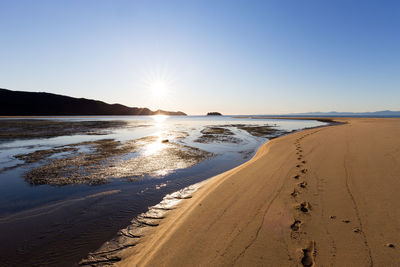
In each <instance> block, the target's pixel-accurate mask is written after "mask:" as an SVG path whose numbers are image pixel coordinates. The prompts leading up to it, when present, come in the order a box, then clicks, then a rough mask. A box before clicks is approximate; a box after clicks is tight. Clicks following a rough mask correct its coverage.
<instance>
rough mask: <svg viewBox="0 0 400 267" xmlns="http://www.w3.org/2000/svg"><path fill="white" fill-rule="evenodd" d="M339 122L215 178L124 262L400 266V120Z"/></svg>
mask: <svg viewBox="0 0 400 267" xmlns="http://www.w3.org/2000/svg"><path fill="white" fill-rule="evenodd" d="M336 121H342V122H346V124H342V125H335V126H329V127H322V128H315V129H309V130H304V131H301V132H298V133H294V134H290V135H287V136H284V137H280V138H277V139H274V140H272V141H270V142H268V143H266V144H265V145H263V146H262V147H261V148H260V149H259V151H258V152H257V154H256V155H255V156H254V158H253V159H251V160H250V161H248V162H246V163H245V164H243V165H241V166H239V167H237V168H235V169H232V170H230V171H228V172H225V173H223V174H221V175H218V176H216V177H213V178H212V179H210V180H209V181H208V182H207V183H205V185H203V186H202V187H201V188H200V189H199V190H198V191H197V192H196V193H194V194H193V197H192V198H191V199H189V200H185V201H183V202H182V203H181V204H180V206H179V208H177V209H175V210H172V211H170V212H169V213H168V214H167V216H166V218H165V219H163V220H161V222H160V223H159V226H157V227H153V228H152V229H151V231H150V232H149V233H148V234H147V235H146V236H144V237H143V238H142V239H141V242H140V243H139V244H137V245H135V246H134V247H131V248H129V249H127V250H125V251H124V252H123V255H122V261H120V262H119V263H118V264H119V265H122V266H135V265H139V266H221V265H222V266H227V265H229V266H231V265H239V266H261V265H262V266H313V265H317V266H373V265H375V266H396V265H399V264H400V261H399V255H400V251H399V249H400V231H399V230H400V228H399V223H400V210H399V208H398V207H399V204H398V203H399V200H400V194H399V192H400V119H383V118H382V119H381V118H379V119H373V118H357V119H351V118H342V119H336Z"/></svg>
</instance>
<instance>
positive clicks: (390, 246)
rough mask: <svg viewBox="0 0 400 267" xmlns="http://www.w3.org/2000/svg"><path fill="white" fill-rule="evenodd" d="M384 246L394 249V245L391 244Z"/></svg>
mask: <svg viewBox="0 0 400 267" xmlns="http://www.w3.org/2000/svg"><path fill="white" fill-rule="evenodd" d="M385 246H387V247H388V248H395V245H394V244H392V243H387V244H386V245H385Z"/></svg>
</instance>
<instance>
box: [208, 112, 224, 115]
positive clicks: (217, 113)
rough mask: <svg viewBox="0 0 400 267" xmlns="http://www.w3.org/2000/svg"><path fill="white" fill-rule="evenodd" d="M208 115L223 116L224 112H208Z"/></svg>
mask: <svg viewBox="0 0 400 267" xmlns="http://www.w3.org/2000/svg"><path fill="white" fill-rule="evenodd" d="M207 116H222V114H221V113H219V112H208V113H207Z"/></svg>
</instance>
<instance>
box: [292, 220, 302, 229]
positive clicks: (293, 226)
mask: <svg viewBox="0 0 400 267" xmlns="http://www.w3.org/2000/svg"><path fill="white" fill-rule="evenodd" d="M300 224H301V221H300V220H296V219H295V220H294V222H293V223H292V224H291V225H290V228H291V229H292V230H293V231H299V229H300Z"/></svg>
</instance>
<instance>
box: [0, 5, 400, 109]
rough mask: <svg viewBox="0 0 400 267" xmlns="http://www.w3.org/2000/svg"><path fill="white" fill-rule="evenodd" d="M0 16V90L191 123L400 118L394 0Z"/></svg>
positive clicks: (21, 8) (41, 8)
mask: <svg viewBox="0 0 400 267" xmlns="http://www.w3.org/2000/svg"><path fill="white" fill-rule="evenodd" d="M0 12H1V16H0V38H1V39H0V87H1V88H9V89H12V90H24V91H46V92H52V93H58V94H65V95H70V96H75V97H85V98H93V99H99V100H102V101H105V102H109V103H121V104H125V105H129V106H140V107H143V106H144V107H149V108H151V109H158V108H160V109H166V110H182V111H185V112H187V113H189V114H203V113H205V112H207V111H214V110H215V111H220V112H223V113H226V114H274V113H275V114H276V113H289V112H308V111H331V110H336V111H375V110H383V109H392V110H400V1H384V0H376V1H366V0H365V1H351V0H342V1H340V0H334V1H328V0H315V1H312V0H307V1H299V0H293V1H285V0H277V1H233V0H231V1H218V0H214V1H205V0H198V1H189V0H185V1H166V0H162V1H150V0H145V1H117V0H107V1H100V0H85V1H56V0H52V1H40V0H35V1H18V0H10V1H6V0H1V1H0ZM159 79H162V80H165V81H166V82H165V83H166V85H167V88H168V90H167V93H166V94H165V95H163V96H161V97H160V96H156V95H154V94H153V93H152V92H151V90H150V89H151V87H152V84H153V83H154V81H155V80H159Z"/></svg>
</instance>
